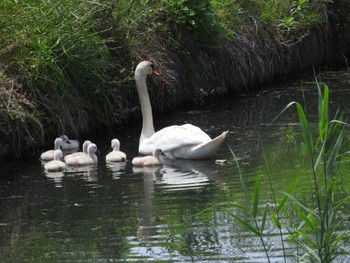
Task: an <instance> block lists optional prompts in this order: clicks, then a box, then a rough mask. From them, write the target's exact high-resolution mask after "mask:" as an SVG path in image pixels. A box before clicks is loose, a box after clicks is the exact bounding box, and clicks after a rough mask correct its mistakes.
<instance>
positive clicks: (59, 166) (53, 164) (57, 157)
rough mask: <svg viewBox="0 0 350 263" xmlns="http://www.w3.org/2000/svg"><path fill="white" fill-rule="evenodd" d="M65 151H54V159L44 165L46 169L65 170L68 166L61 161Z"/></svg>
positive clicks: (50, 170) (52, 170) (53, 170)
mask: <svg viewBox="0 0 350 263" xmlns="http://www.w3.org/2000/svg"><path fill="white" fill-rule="evenodd" d="M62 156H63V153H62V151H61V150H55V151H54V159H53V160H52V161H49V162H47V163H46V164H45V165H44V169H45V170H46V171H47V172H60V171H63V170H64V168H65V167H66V164H65V163H64V162H62V161H61V158H62Z"/></svg>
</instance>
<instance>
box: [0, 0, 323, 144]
mask: <svg viewBox="0 0 350 263" xmlns="http://www.w3.org/2000/svg"><path fill="white" fill-rule="evenodd" d="M327 3H328V1H311V0H310V1H306V0H304V1H302V0H299V1H272V0H267V1H265V0H264V1H263V0H257V1H253V0H224V1H217V0H205V1H196V0H181V1H175V0H174V1H173V0H171V1H162V0H160V1H148V0H145V1H126V0H121V1H113V0H107V1H100V0H98V1H84V0H76V1H73V0H58V1H52V0H26V1H24V0H3V1H1V2H0V16H1V27H0V61H1V62H0V63H1V70H2V72H3V73H4V75H6V77H7V78H10V79H12V80H14V83H18V86H17V90H18V93H19V94H22V95H23V96H25V97H26V98H27V99H28V100H29V101H30V103H31V109H30V110H28V112H27V113H29V114H30V115H31V116H33V117H34V118H35V119H36V120H37V123H40V127H42V128H43V131H44V137H45V141H52V138H54V137H55V136H57V134H60V133H66V134H68V135H70V137H72V136H78V135H81V134H82V133H86V132H88V131H91V129H92V128H94V127H101V126H107V127H111V126H112V125H114V124H117V125H119V124H121V123H123V122H124V121H125V120H126V119H127V118H129V117H130V116H131V115H133V114H134V112H135V105H137V103H138V102H137V99H135V97H136V96H135V93H134V90H133V87H134V82H133V70H134V68H135V66H136V64H137V62H138V61H140V60H143V59H149V60H153V61H155V62H156V64H157V65H159V67H160V68H161V69H163V74H162V77H161V78H158V79H157V80H156V81H154V82H153V83H152V85H153V86H156V87H157V89H155V90H154V93H155V94H154V95H155V96H154V97H156V98H159V99H158V100H156V101H155V107H154V108H155V109H156V110H157V109H159V110H160V111H162V110H169V109H171V108H172V107H175V106H176V105H179V104H182V103H187V102H191V103H193V102H194V103H196V104H200V103H203V102H205V101H206V100H207V99H208V98H210V97H213V96H219V95H221V94H224V93H226V92H227V90H228V89H229V88H231V87H233V89H239V87H248V86H251V84H252V83H253V84H254V83H255V82H260V81H263V80H264V79H266V78H267V77H268V76H271V74H275V71H276V70H278V69H280V68H281V65H280V64H279V61H278V58H279V56H281V54H280V52H283V50H282V51H279V50H278V47H279V45H278V43H275V41H276V40H278V39H279V40H280V41H282V42H283V43H284V42H288V40H290V39H292V40H293V41H295V42H297V41H298V39H299V38H301V36H304V35H305V32H304V31H305V30H308V29H311V28H313V27H315V26H317V25H319V24H320V23H322V22H323V18H324V12H323V9H324V8H326V5H327ZM271 34H272V35H273V36H274V37H271ZM253 40H254V41H257V42H259V43H260V44H259V45H258V46H259V50H257V49H255V46H254V45H252V41H253ZM254 41H253V42H254ZM282 45H283V44H282ZM270 53H272V54H270ZM266 54H268V55H266ZM266 56H272V57H275V58H276V59H275V60H273V61H270V60H269V61H268V65H265V64H262V63H265V62H264V59H265V57H266ZM227 65H230V67H227ZM237 65H238V66H237ZM251 68H254V72H253V73H254V74H255V75H254V74H253V73H252V71H251ZM232 70H235V72H237V74H234V75H233V74H226V71H228V72H231V71H232ZM218 79H220V80H222V81H223V82H220V83H219V82H218ZM164 87H167V88H164ZM169 87H170V88H169ZM163 97H167V98H169V100H168V102H167V103H164V101H163V100H162V98H163ZM197 98H199V99H197ZM27 113H26V114H27ZM3 114H5V115H6V114H7V113H6V112H3ZM10 119H11V118H10ZM26 123H27V122H26V121H23V123H22V124H23V125H26ZM15 126H16V124H15V123H12V122H11V121H10V122H8V123H7V124H6V125H5V124H4V125H3V126H1V129H2V132H4V133H6V132H9V131H11V129H15ZM34 127H36V126H35V125H34ZM32 129H34V130H33V131H31V130H32ZM40 130H41V128H40ZM28 132H29V133H31V132H33V133H37V131H36V128H33V127H29V126H28ZM0 141H1V139H0ZM35 143H37V144H39V140H33V141H31V144H35ZM24 148H25V147H24ZM23 150H24V149H23Z"/></svg>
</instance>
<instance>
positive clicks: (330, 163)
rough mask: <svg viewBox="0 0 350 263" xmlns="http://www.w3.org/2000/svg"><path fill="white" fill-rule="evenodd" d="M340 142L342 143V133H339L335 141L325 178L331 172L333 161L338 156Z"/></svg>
mask: <svg viewBox="0 0 350 263" xmlns="http://www.w3.org/2000/svg"><path fill="white" fill-rule="evenodd" d="M342 141H343V131H341V132H340V134H339V136H338V139H337V141H336V143H335V145H334V147H333V149H332V152H331V154H330V156H329V158H328V161H327V166H326V176H329V175H330V173H331V171H332V168H333V165H334V164H335V160H336V158H337V156H338V153H339V149H340V146H341V144H342Z"/></svg>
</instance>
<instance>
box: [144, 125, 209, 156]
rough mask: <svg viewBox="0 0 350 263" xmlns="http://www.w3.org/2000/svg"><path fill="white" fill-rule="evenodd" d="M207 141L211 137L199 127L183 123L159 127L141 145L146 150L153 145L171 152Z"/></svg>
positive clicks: (149, 149)
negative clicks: (159, 128)
mask: <svg viewBox="0 0 350 263" xmlns="http://www.w3.org/2000/svg"><path fill="white" fill-rule="evenodd" d="M209 141H211V138H210V137H209V136H208V135H207V134H206V133H205V132H203V131H202V130H201V129H200V128H198V127H196V126H193V125H191V124H185V125H182V126H177V125H174V126H169V127H166V128H164V129H161V130H160V131H158V132H156V133H155V134H153V135H152V136H151V137H150V138H149V139H147V140H145V141H144V145H143V146H144V149H145V150H146V148H147V152H149V151H152V149H153V148H154V147H155V146H156V147H159V148H161V149H162V151H164V152H171V151H173V150H175V149H178V148H181V147H186V146H194V145H199V144H201V143H206V142H209ZM147 154H149V153H147Z"/></svg>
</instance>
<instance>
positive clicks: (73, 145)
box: [61, 135, 79, 150]
mask: <svg viewBox="0 0 350 263" xmlns="http://www.w3.org/2000/svg"><path fill="white" fill-rule="evenodd" d="M61 139H62V140H63V144H62V150H77V149H79V141H78V140H70V139H68V136H67V135H61Z"/></svg>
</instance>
